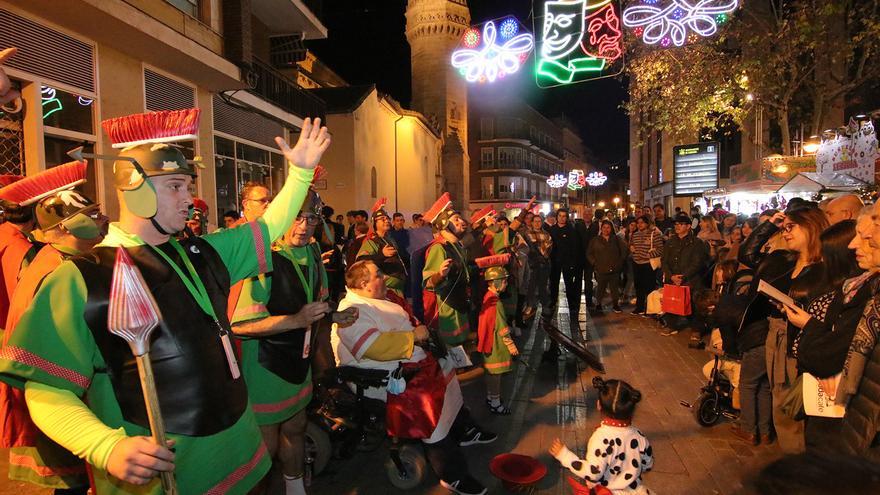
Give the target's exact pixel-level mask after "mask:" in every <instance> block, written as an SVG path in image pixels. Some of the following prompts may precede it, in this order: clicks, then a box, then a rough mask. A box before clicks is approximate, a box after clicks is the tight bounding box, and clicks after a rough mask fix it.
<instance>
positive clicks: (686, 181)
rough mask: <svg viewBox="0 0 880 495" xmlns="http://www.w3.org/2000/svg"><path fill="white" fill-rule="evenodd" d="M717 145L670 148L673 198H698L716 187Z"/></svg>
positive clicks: (690, 145)
mask: <svg viewBox="0 0 880 495" xmlns="http://www.w3.org/2000/svg"><path fill="white" fill-rule="evenodd" d="M719 149H720V147H719V146H718V143H716V142H711V143H697V144H688V145H685V146H676V147H674V148H672V176H673V188H672V190H673V196H699V195H700V194H703V191H706V190H709V189H716V188H717V187H718V162H719Z"/></svg>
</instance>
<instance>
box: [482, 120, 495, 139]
mask: <svg viewBox="0 0 880 495" xmlns="http://www.w3.org/2000/svg"><path fill="white" fill-rule="evenodd" d="M494 124H495V122H494V121H493V120H492V119H490V118H486V117H483V118H481V119H480V139H492V138H493V137H494V135H495V130H494V127H495V125H494Z"/></svg>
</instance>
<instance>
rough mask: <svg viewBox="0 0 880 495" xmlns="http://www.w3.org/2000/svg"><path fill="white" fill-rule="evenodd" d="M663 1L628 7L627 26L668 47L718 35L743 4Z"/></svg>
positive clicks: (711, 0) (721, 0) (644, 38)
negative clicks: (721, 26)
mask: <svg viewBox="0 0 880 495" xmlns="http://www.w3.org/2000/svg"><path fill="white" fill-rule="evenodd" d="M659 4H660V2H659V0H651V1H649V0H645V3H644V4H641V5H632V6H630V7H627V8H626V9H625V10H624V11H623V25H624V26H626V27H628V28H631V29H632V30H633V33H634V34H635V35H636V36H639V37H641V38H642V41H644V42H645V43H646V44H648V45H658V44H659V45H660V46H662V47H668V46H671V45H675V46H683V45H684V44H685V43H694V42H695V41H698V40H699V37H707V36H712V35H714V34H715V33H717V32H718V25H719V24H724V23H725V22H727V20H728V15H729V14H730V13H732V12H733V11H735V10H736V9H737V7H739V0H691V1H688V0H672V1H670V2H667V3H666V4H665V5H659ZM688 31H691V33H692V34H691V36H689V35H688ZM693 34H696V35H698V36H697V37H692V36H693Z"/></svg>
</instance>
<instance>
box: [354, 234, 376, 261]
mask: <svg viewBox="0 0 880 495" xmlns="http://www.w3.org/2000/svg"><path fill="white" fill-rule="evenodd" d="M377 254H380V253H379V244H378V243H377V242H376V241H374V240H373V239H367V240H366V241H364V243H363V244H361V248H360V250H359V251H358V254H357V259H359V260H360V259H363V258H367V259H373V258H374V257H375V256H376V255H377Z"/></svg>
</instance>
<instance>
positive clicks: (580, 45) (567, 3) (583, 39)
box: [535, 0, 623, 88]
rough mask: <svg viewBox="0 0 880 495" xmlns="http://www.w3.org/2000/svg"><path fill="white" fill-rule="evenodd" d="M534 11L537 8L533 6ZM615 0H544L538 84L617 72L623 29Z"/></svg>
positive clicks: (584, 78) (557, 82) (619, 70)
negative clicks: (592, 0) (591, 0)
mask: <svg viewBox="0 0 880 495" xmlns="http://www.w3.org/2000/svg"><path fill="white" fill-rule="evenodd" d="M535 10H536V12H537V10H538V9H537V8H536V9H535ZM619 12H620V8H619V7H618V4H617V2H616V1H615V0H597V1H594V2H590V1H589V0H575V1H572V0H552V1H545V2H544V5H543V15H541V16H539V17H538V18H536V20H535V24H536V25H540V26H542V30H541V38H540V40H539V42H538V46H539V52H538V57H537V58H536V78H537V83H538V86H540V87H544V88H547V87H553V86H559V85H562V84H571V83H577V82H582V81H587V80H590V79H596V78H599V77H605V76H612V75H615V74H619V73H620V72H621V71H622V70H623V32H622V31H621V22H620V14H619Z"/></svg>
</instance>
